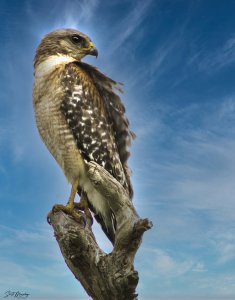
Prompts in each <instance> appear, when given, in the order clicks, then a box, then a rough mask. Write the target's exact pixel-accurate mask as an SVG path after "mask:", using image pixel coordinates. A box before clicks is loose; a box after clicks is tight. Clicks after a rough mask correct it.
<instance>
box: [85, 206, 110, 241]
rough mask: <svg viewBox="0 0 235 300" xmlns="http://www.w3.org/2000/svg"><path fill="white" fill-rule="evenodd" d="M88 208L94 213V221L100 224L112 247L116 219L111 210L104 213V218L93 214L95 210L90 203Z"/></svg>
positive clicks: (98, 214) (95, 213)
mask: <svg viewBox="0 0 235 300" xmlns="http://www.w3.org/2000/svg"><path fill="white" fill-rule="evenodd" d="M89 208H90V210H91V211H92V212H93V213H94V216H95V219H96V221H97V222H98V223H99V224H100V226H101V228H102V230H103V232H104V233H105V235H106V236H107V238H108V239H109V240H110V242H111V243H112V244H113V245H114V242H115V232H116V219H115V216H114V214H113V212H112V211H111V209H110V210H109V212H108V213H107V212H106V214H105V216H102V215H101V214H100V213H97V212H95V209H94V207H93V206H92V204H91V203H90V202H89Z"/></svg>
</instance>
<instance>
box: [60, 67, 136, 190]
mask: <svg viewBox="0 0 235 300" xmlns="http://www.w3.org/2000/svg"><path fill="white" fill-rule="evenodd" d="M62 82H63V84H64V88H65V98H64V100H63V102H62V104H61V110H62V112H63V113H64V115H65V118H66V120H67V122H68V124H69V127H70V128H71V131H72V133H73V136H74V138H75V140H76V143H77V146H78V149H79V150H80V152H81V154H82V156H83V158H84V159H85V160H87V161H91V160H92V161H95V162H97V163H98V164H100V165H101V166H103V167H104V168H105V169H106V170H107V171H108V172H109V173H110V174H111V175H112V176H114V177H115V178H116V179H117V180H118V181H119V182H120V183H121V184H122V185H123V186H124V188H125V189H126V190H127V191H129V193H130V195H131V196H132V187H131V183H130V178H129V176H130V175H129V170H128V167H127V159H128V156H129V152H128V146H129V144H130V141H131V138H132V137H133V136H134V135H133V133H132V132H131V131H130V130H129V127H128V124H129V122H128V120H127V118H126V117H125V116H124V112H125V109H124V106H123V104H122V103H121V100H120V98H119V96H118V95H117V94H115V92H114V91H113V86H114V85H115V84H116V83H115V82H114V81H113V80H111V79H109V78H108V77H106V76H105V75H103V74H102V73H100V72H99V71H98V70H97V69H95V68H94V67H92V66H90V65H87V64H85V63H81V62H79V63H70V64H68V65H66V66H65V70H64V73H63V75H62Z"/></svg>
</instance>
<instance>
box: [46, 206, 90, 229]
mask: <svg viewBox="0 0 235 300" xmlns="http://www.w3.org/2000/svg"><path fill="white" fill-rule="evenodd" d="M74 208H75V207H74V204H73V205H71V204H70V203H68V204H67V205H66V206H65V205H62V204H55V205H54V206H53V208H52V210H51V211H50V212H49V214H48V215H47V222H48V223H49V224H51V220H50V219H51V215H52V214H54V213H56V212H58V211H63V212H65V213H66V214H68V215H70V216H71V217H73V219H74V220H75V221H77V222H79V223H80V222H81V220H84V217H83V215H82V214H81V213H80V212H79V211H77V210H76V209H74Z"/></svg>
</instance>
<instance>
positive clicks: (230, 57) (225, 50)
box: [199, 37, 235, 72]
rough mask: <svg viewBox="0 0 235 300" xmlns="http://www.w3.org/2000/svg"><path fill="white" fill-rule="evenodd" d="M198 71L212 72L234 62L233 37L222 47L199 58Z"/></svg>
mask: <svg viewBox="0 0 235 300" xmlns="http://www.w3.org/2000/svg"><path fill="white" fill-rule="evenodd" d="M199 58H200V62H199V69H200V70H202V71H207V72H213V71H218V70H219V69H221V68H223V67H225V66H228V65H229V64H232V63H234V62H235V37H231V38H229V39H228V40H226V41H225V42H224V44H223V45H222V46H218V48H217V49H215V50H214V51H211V52H210V53H204V54H202V55H200V56H199Z"/></svg>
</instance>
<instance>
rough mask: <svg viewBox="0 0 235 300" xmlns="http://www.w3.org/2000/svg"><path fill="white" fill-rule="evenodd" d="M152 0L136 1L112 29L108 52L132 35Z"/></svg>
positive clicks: (143, 18)
mask: <svg viewBox="0 0 235 300" xmlns="http://www.w3.org/2000/svg"><path fill="white" fill-rule="evenodd" d="M152 3H153V1H152V0H147V1H138V2H137V3H136V2H135V5H134V6H133V7H132V9H131V11H130V12H129V13H128V14H127V15H126V17H125V18H123V20H122V21H120V23H119V24H118V26H116V27H115V28H113V29H112V42H111V43H110V44H109V47H108V52H109V53H113V52H114V51H115V50H116V49H117V48H119V47H120V46H121V45H123V43H125V41H126V40H127V39H128V38H129V37H130V36H131V35H133V33H134V32H135V31H136V30H137V29H138V27H139V26H140V25H141V24H142V22H143V21H144V20H145V18H146V17H147V13H148V11H149V9H150V8H151V4H152Z"/></svg>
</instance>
